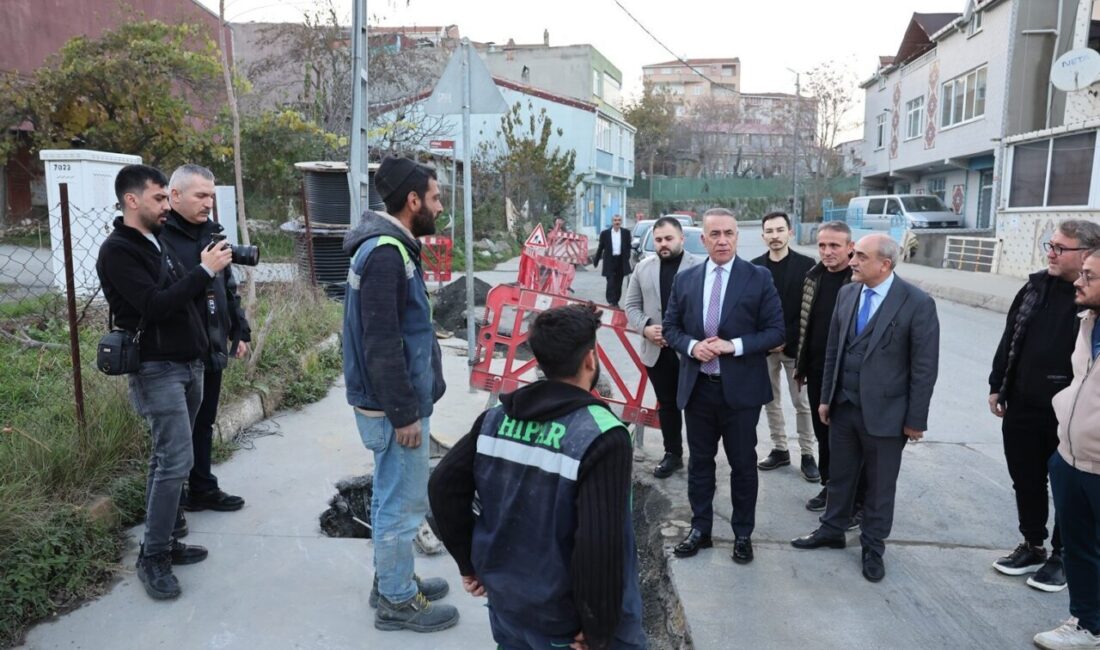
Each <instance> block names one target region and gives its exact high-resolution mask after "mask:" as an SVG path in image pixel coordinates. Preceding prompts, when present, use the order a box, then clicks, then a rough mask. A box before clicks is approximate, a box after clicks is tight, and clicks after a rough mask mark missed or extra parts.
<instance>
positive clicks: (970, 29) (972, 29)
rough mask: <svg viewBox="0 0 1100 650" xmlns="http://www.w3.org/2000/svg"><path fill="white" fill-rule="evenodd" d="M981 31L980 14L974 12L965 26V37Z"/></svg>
mask: <svg viewBox="0 0 1100 650" xmlns="http://www.w3.org/2000/svg"><path fill="white" fill-rule="evenodd" d="M980 31H982V12H980V11H975V12H974V15H973V16H971V17H970V22H969V23H967V25H966V35H967V36H973V35H974V34H977V33H978V32H980Z"/></svg>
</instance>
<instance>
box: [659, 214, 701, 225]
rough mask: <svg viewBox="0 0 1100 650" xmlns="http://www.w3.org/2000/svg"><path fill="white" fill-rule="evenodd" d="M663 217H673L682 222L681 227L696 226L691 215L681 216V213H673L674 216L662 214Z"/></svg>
mask: <svg viewBox="0 0 1100 650" xmlns="http://www.w3.org/2000/svg"><path fill="white" fill-rule="evenodd" d="M661 216H662V217H672V218H673V219H675V220H677V221H679V222H680V225H681V226H694V225H695V219H692V218H691V215H690V214H680V213H679V212H673V213H672V214H662V215H661Z"/></svg>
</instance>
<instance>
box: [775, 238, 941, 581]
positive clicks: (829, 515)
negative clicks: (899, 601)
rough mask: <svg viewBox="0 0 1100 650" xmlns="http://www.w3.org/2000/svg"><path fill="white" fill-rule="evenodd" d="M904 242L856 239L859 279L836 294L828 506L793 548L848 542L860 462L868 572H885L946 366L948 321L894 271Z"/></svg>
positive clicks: (824, 409) (824, 403) (828, 359)
mask: <svg viewBox="0 0 1100 650" xmlns="http://www.w3.org/2000/svg"><path fill="white" fill-rule="evenodd" d="M897 260H898V245H897V244H896V243H895V242H894V241H893V240H892V239H890V238H889V237H887V236H886V235H883V234H874V235H867V236H865V237H863V238H862V239H860V240H859V242H858V243H857V244H856V249H855V255H854V256H853V258H852V262H851V267H852V283H851V284H849V285H846V286H844V287H843V288H842V289H841V290H840V295H839V296H838V297H837V303H836V309H834V310H833V318H832V323H831V324H830V326H829V341H828V344H827V346H826V351H825V374H824V381H823V384H822V387H821V404H820V405H819V406H818V414H819V415H820V416H821V421H822V422H823V423H825V424H826V425H828V426H829V448H830V452H831V454H832V458H831V460H830V461H829V462H830V472H831V477H830V478H829V484H828V485H827V488H828V495H827V504H826V506H825V514H823V515H822V516H821V526H820V527H819V528H818V529H817V530H815V531H814V532H812V533H810V534H809V535H807V536H805V537H799V538H798V539H795V540H792V541H791V545H792V546H794V547H795V548H803V549H811V548H823V547H827V548H844V546H845V539H844V531H845V527H846V525H847V523H848V521H849V520H850V518H851V516H852V504H853V501H854V499H855V496H856V484H857V483H858V482H859V475H860V468H861V467H863V468H864V469H865V471H866V480H867V496H866V499H865V501H864V504H863V525H862V526H861V534H860V543H861V545H862V546H863V558H862V559H863V562H862V564H863V577H865V578H867V579H868V580H870V581H871V582H878V581H879V580H882V578H883V576H884V575H886V568H885V566H884V564H883V561H882V554H883V552H884V551H885V549H886V544H885V540H886V538H887V537H888V536H889V535H890V528H891V526H892V525H893V521H894V493H895V488H896V486H897V479H898V471H899V470H900V469H901V454H902V450H903V449H905V443H906V442H907V441H909V440H912V441H917V440H920V439H921V438H922V437H923V436H924V432H925V430H927V429H928V406H929V403H930V402H931V400H932V388H933V387H934V386H935V384H936V373H937V369H938V366H939V350H940V324H939V320H938V318H937V317H936V303H935V301H933V300H932V298H931V297H929V296H928V294H926V293H924V292H923V291H921V290H920V289H918V288H916V287H914V286H913V285H911V284H909V283H908V282H906V281H905V280H902V279H901V278H899V277H898V276H897V275H895V274H894V267H895V266H896V264H897Z"/></svg>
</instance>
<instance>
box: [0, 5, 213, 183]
mask: <svg viewBox="0 0 1100 650" xmlns="http://www.w3.org/2000/svg"><path fill="white" fill-rule="evenodd" d="M220 84H221V68H220V65H219V62H218V50H217V47H216V45H215V44H214V41H213V40H212V39H211V37H210V35H209V33H208V31H207V30H206V29H205V28H203V27H200V26H198V25H191V24H178V25H169V24H165V23H162V22H160V21H156V20H152V21H144V22H133V23H127V24H124V25H121V26H119V27H118V28H117V29H114V30H112V31H108V32H105V33H104V34H103V35H102V36H100V37H99V38H97V39H89V38H85V37H83V36H78V37H76V38H73V39H72V40H70V41H69V42H68V43H66V44H65V46H64V47H62V49H61V51H60V52H59V53H57V54H56V55H54V56H53V57H51V59H50V60H49V61H48V62H47V63H46V65H44V66H43V67H41V68H39V69H38V70H37V71H35V73H34V75H33V76H32V78H31V79H29V80H21V79H19V78H16V77H14V76H11V77H7V78H5V79H3V80H2V81H0V92H2V93H3V95H4V96H5V98H6V100H7V101H5V102H4V105H3V108H0V119H4V120H6V122H7V124H19V123H21V122H23V121H24V120H26V121H29V122H30V123H31V124H32V125H33V128H34V130H33V132H32V133H31V134H30V139H31V142H30V144H31V148H32V150H34V151H37V150H39V149H47V148H60V149H66V148H69V147H70V146H73V144H74V143H77V144H79V145H80V146H85V147H88V148H92V149H100V150H104V151H115V152H120V153H130V154H137V155H140V156H141V157H142V158H143V159H144V161H145V162H146V163H147V164H150V165H158V166H162V167H170V166H173V165H175V164H179V163H183V162H189V161H193V160H203V159H205V154H206V153H207V150H208V148H209V147H210V145H211V144H212V143H213V141H214V138H215V134H214V132H213V131H212V129H210V124H211V123H212V122H213V120H214V118H215V117H216V115H217V111H218V108H219V106H220V102H219V98H220V91H219V86H220ZM222 91H223V90H222ZM3 137H4V140H3V141H0V154H9V153H10V152H11V150H12V149H13V148H14V147H15V146H17V144H18V142H17V140H16V139H15V138H13V137H11V135H5V136H3Z"/></svg>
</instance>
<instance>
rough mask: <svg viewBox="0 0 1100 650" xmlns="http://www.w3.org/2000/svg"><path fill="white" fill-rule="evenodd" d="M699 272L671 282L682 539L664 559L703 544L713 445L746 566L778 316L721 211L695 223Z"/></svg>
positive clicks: (669, 322) (668, 318)
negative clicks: (724, 468)
mask: <svg viewBox="0 0 1100 650" xmlns="http://www.w3.org/2000/svg"><path fill="white" fill-rule="evenodd" d="M703 245H704V246H706V249H707V254H708V258H707V261H706V263H704V264H699V265H697V266H695V267H692V268H690V269H688V270H686V271H684V272H683V273H680V274H679V275H677V276H676V280H675V281H674V282H673V285H672V295H671V297H669V301H668V306H667V307H666V309H665V318H664V332H663V334H664V337H665V340H666V341H668V344H669V345H671V346H672V348H673V349H675V350H676V351H677V352H679V353H680V383H679V386H678V387H677V391H676V405H677V406H678V407H679V408H681V409H683V410H684V418H685V421H686V423H687V442H688V450H689V451H690V454H691V458H690V460H689V461H688V500H689V501H690V502H691V511H692V518H691V531H690V532H689V533H688V534H687V537H685V538H684V539H683V541H681V542H680V543H679V544H678V545H677V546H676V548H675V549H673V554H675V555H676V556H677V557H691V556H693V555H695V554H696V553H698V552H699V549H701V548H708V547H710V546H711V545H712V543H711V536H710V534H711V525H712V523H713V520H714V506H713V501H714V488H715V463H714V459H715V456H717V455H718V442H719V441H721V442H722V446H723V447H724V448H725V450H726V459H727V460H728V461H729V464H730V491H731V500H732V502H733V516H732V517H730V523H731V524H732V525H733V535H734V543H733V560H734V562H737V563H739V564H745V563H748V562H751V561H752V531H753V527H754V526H755V525H756V491H757V473H756V423H757V421H759V419H760V408H761V407H762V406H763V405H765V404H767V403H768V402H770V401H771V399H772V389H771V381H770V380H769V379H768V362H767V354H768V350H770V349H772V348H775V347H777V346H779V345H781V344H782V343H783V341H784V340H785V338H786V329H785V328H784V325H783V308H782V306H781V304H780V302H779V294H778V293H777V292H776V290H775V283H774V282H772V278H771V274H770V273H768V270H767V269H765V268H762V267H759V266H756V265H754V264H751V263H749V262H747V261H746V260H743V259H740V258H738V257H737V219H736V217H735V216H734V213H733V212H731V211H729V210H726V209H724V208H713V209H711V210H707V212H706V213H705V214H704V215H703Z"/></svg>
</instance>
